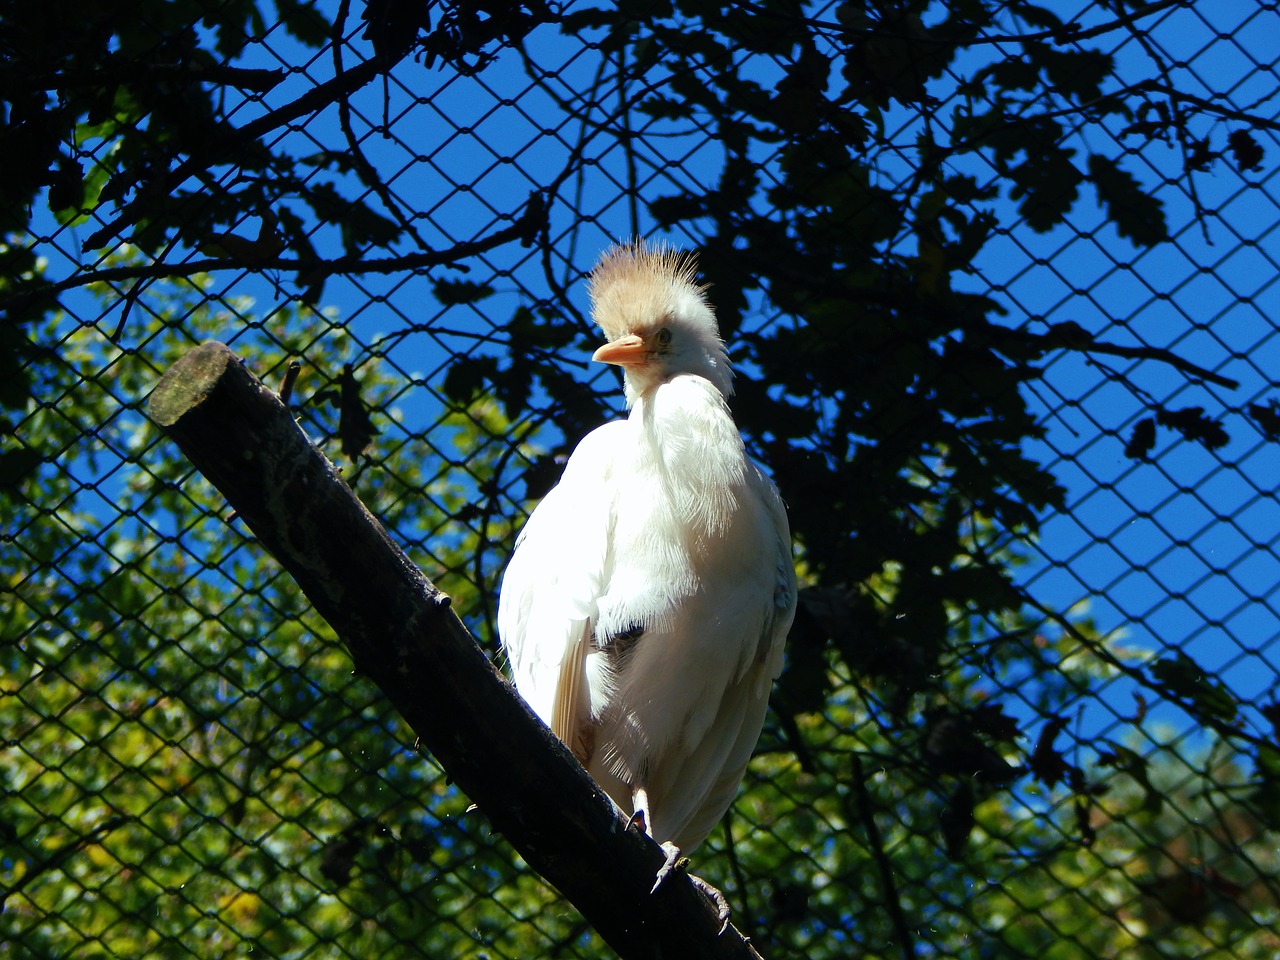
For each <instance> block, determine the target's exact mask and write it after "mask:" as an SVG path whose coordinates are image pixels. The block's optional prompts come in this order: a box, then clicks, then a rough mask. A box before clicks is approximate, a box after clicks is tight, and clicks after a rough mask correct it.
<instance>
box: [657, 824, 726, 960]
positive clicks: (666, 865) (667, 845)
mask: <svg viewBox="0 0 1280 960" xmlns="http://www.w3.org/2000/svg"><path fill="white" fill-rule="evenodd" d="M662 852H663V853H664V854H666V860H664V861H663V863H662V866H661V867H660V868H659V870H658V874H657V876H656V877H655V878H654V881H653V888H652V889H651V890H650V891H649V895H650V896H652V895H653V894H655V893H657V892H658V888H659V887H661V886H662V885H663V884H664V883H666V882H667V878H668V877H669V876H671V874H672V873H674V872H675V871H677V870H681V871H683V872H684V875H685V876H686V877H688V878H689V881H690V882H691V883H692V884H693V885H694V886H695V887H697V888H698V889H699V890H700V891H702V895H703V896H704V897H706V898H707V899H708V900H710V901H711V903H712V904H713V905H714V906H715V908H716V919H717V920H719V921H720V929H719V930H717V931H716V936H717V937H718V936H720V934H722V933H724V932H725V931H726V930H727V929H729V901H728V900H726V899H725V898H724V894H723V893H721V892H720V891H719V890H717V889H716V888H715V887H713V886H712V885H711V884H709V883H707V881H705V880H703V879H702V878H701V877H695V876H694V875H693V874H692V873H689V870H688V867H689V858H688V857H685V856H681V854H680V848H679V847H677V846H676V845H675V844H674V843H672V842H671V841H670V840H667V841H664V842H663V844H662Z"/></svg>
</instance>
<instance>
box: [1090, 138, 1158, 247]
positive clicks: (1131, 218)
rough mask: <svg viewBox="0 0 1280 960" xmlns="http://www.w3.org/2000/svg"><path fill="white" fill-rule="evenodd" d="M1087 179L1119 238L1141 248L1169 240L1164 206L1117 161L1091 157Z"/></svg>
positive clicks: (1094, 155) (1096, 155) (1096, 156)
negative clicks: (1123, 238) (1125, 239)
mask: <svg viewBox="0 0 1280 960" xmlns="http://www.w3.org/2000/svg"><path fill="white" fill-rule="evenodd" d="M1088 178H1089V181H1090V182H1091V183H1092V184H1093V186H1094V188H1095V189H1096V190H1097V191H1098V199H1099V200H1100V201H1101V202H1102V205H1103V206H1104V207H1105V208H1106V210H1107V216H1109V217H1110V218H1111V221H1112V222H1113V223H1114V224H1115V225H1116V230H1117V231H1119V233H1120V236H1122V237H1125V238H1127V239H1128V240H1131V241H1132V242H1133V243H1134V244H1135V245H1136V246H1140V247H1150V246H1154V245H1155V244H1157V243H1160V242H1162V241H1164V240H1168V239H1169V227H1168V225H1167V224H1166V223H1165V217H1164V204H1163V203H1161V202H1160V201H1159V200H1158V199H1156V198H1155V197H1154V196H1152V195H1151V194H1150V193H1148V192H1147V191H1146V190H1144V189H1143V187H1142V185H1141V184H1140V183H1138V181H1137V179H1136V178H1135V177H1134V176H1133V174H1131V173H1129V172H1128V171H1127V170H1125V169H1123V168H1122V167H1121V166H1120V164H1119V163H1118V162H1117V161H1115V160H1112V159H1110V158H1109V157H1103V156H1100V155H1099V154H1096V153H1095V154H1091V155H1090V157H1089V174H1088Z"/></svg>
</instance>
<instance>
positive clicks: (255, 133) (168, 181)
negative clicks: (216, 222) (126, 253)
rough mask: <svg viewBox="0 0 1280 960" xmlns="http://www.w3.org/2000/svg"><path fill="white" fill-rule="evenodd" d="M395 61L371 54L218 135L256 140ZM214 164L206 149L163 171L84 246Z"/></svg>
mask: <svg viewBox="0 0 1280 960" xmlns="http://www.w3.org/2000/svg"><path fill="white" fill-rule="evenodd" d="M395 64H396V61H395V60H393V59H391V58H389V57H380V56H374V57H371V58H369V59H368V60H365V61H364V62H363V63H360V64H357V65H356V66H354V67H352V68H351V69H350V70H348V71H346V72H345V73H343V74H342V75H341V76H338V77H334V78H333V79H332V80H326V81H325V82H324V83H322V84H320V85H319V86H316V87H313V88H312V89H310V90H308V91H307V92H306V93H304V94H303V95H302V96H300V97H298V99H297V100H293V101H290V102H289V103H286V104H285V105H284V106H281V107H277V108H276V109H275V110H272V111H271V112H270V113H267V114H265V115H263V116H261V117H259V118H258V119H256V120H251V121H250V122H248V123H246V124H245V125H244V126H243V127H239V128H238V129H236V130H234V131H232V132H231V133H230V134H228V136H227V137H225V138H219V139H220V142H222V141H228V140H234V141H239V142H250V141H253V140H257V139H259V138H261V137H262V136H264V135H265V134H267V133H270V132H271V131H272V130H275V129H276V128H278V127H282V126H284V125H285V124H287V123H289V122H290V121H292V120H297V119H298V118H299V117H304V116H307V115H308V114H312V113H318V112H319V111H321V110H323V109H324V108H325V107H327V106H329V105H330V104H331V103H333V102H334V101H335V100H338V99H340V98H342V97H346V96H349V95H350V94H352V93H354V92H355V91H356V90H359V89H360V88H361V87H363V86H364V85H365V84H367V83H369V82H370V81H371V80H373V79H375V78H377V77H379V76H381V75H382V74H383V73H385V72H386V71H388V70H390V69H391V68H392V67H393V66H395ZM212 163H213V158H212V157H211V156H210V155H209V154H208V153H207V152H206V153H199V154H193V155H192V156H190V157H188V158H187V159H186V160H185V161H183V162H182V163H180V164H178V165H177V166H176V167H174V168H173V169H172V170H170V171H169V172H168V173H164V174H161V175H160V176H158V177H157V178H156V179H155V180H153V181H151V182H150V183H148V184H147V185H146V187H145V188H144V189H142V190H140V191H139V192H138V195H137V196H135V197H134V199H133V200H131V201H130V202H129V203H127V204H125V206H124V207H123V208H122V209H121V211H120V213H119V215H118V216H117V217H116V218H115V219H114V220H112V221H111V222H110V223H108V224H106V225H105V226H103V227H101V228H100V229H98V230H95V231H94V232H93V234H92V235H90V236H89V237H86V238H85V241H84V245H85V247H86V248H98V247H102V246H105V245H106V244H107V242H108V241H109V240H111V238H112V237H116V236H119V234H120V233H121V232H122V231H124V230H126V229H128V228H129V227H131V226H133V225H134V224H136V223H137V222H138V221H139V220H141V219H143V218H144V217H145V216H146V215H147V214H148V213H149V211H150V208H151V204H152V202H153V200H152V198H154V197H157V196H162V197H165V198H166V199H167V197H168V196H169V194H170V193H171V192H172V191H174V190H176V189H177V188H178V186H179V185H180V184H181V183H182V182H183V181H184V180H186V179H187V178H188V177H193V176H199V175H200V174H202V173H204V172H205V171H206V169H207V168H208V167H209V166H210V165H211V164H212Z"/></svg>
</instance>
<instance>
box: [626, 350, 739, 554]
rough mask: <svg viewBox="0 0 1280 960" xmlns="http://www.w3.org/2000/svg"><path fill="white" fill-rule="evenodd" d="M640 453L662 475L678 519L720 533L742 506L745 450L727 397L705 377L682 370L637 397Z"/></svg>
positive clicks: (701, 532)
mask: <svg viewBox="0 0 1280 960" xmlns="http://www.w3.org/2000/svg"><path fill="white" fill-rule="evenodd" d="M631 419H632V420H633V421H636V422H637V423H638V425H639V427H640V434H641V440H640V442H641V444H642V449H641V451H640V455H641V457H642V458H643V459H644V460H646V461H648V463H647V464H646V466H647V467H648V468H649V469H652V470H653V471H654V472H655V473H656V474H657V476H658V479H659V481H660V483H661V486H662V488H663V490H664V491H665V493H666V496H667V497H668V498H669V500H668V502H669V503H671V504H672V505H673V506H674V508H675V512H676V516H677V517H678V518H679V520H680V521H681V522H682V523H683V524H684V525H686V527H687V528H688V529H690V530H691V531H695V532H696V535H697V536H699V537H708V538H713V539H714V538H716V537H718V536H720V535H722V534H723V533H724V531H725V530H726V529H727V527H728V525H729V523H730V521H731V520H732V518H733V515H734V514H735V512H736V511H737V509H738V498H739V496H740V495H741V492H742V488H743V485H744V483H745V482H746V473H747V462H746V452H745V450H744V448H743V445H742V436H741V435H740V434H739V433H738V428H737V426H736V425H735V424H734V422H733V417H732V415H731V414H730V413H729V407H728V405H727V404H726V403H725V399H724V396H723V395H722V394H721V393H720V391H719V390H718V389H717V388H716V387H715V386H714V385H712V384H711V382H710V381H708V380H706V379H705V378H703V377H699V376H694V375H683V376H678V377H675V378H674V379H672V380H669V381H667V382H665V383H663V384H661V385H660V386H658V387H657V388H655V389H653V390H649V391H646V392H645V393H643V394H640V395H638V396H637V398H636V402H635V404H634V405H633V406H632V410H631Z"/></svg>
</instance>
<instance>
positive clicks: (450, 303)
mask: <svg viewBox="0 0 1280 960" xmlns="http://www.w3.org/2000/svg"><path fill="white" fill-rule="evenodd" d="M431 293H432V294H433V295H434V296H435V298H436V299H437V300H438V301H440V304H441V305H442V306H446V307H455V306H458V305H460V304H464V303H477V302H479V301H481V300H483V299H485V298H486V297H491V296H493V293H494V290H493V287H491V286H490V285H489V284H487V283H476V282H475V281H474V280H450V279H443V280H437V281H436V282H435V284H434V285H433V286H432V288H431Z"/></svg>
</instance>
